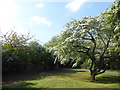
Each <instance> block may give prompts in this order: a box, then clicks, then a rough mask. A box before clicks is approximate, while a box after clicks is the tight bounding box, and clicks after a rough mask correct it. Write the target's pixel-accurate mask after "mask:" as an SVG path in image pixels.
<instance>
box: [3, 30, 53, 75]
mask: <svg viewBox="0 0 120 90" xmlns="http://www.w3.org/2000/svg"><path fill="white" fill-rule="evenodd" d="M2 38H3V43H2V48H3V50H2V64H3V73H5V72H6V73H8V72H22V71H24V70H25V68H26V66H27V65H28V64H31V63H34V64H41V65H43V66H44V67H45V68H46V67H49V68H48V69H50V68H51V69H53V67H54V64H53V61H54V60H53V59H54V58H53V56H52V54H51V53H50V52H49V51H48V50H47V49H46V48H44V47H43V46H41V45H40V44H39V43H38V41H30V42H29V43H28V41H29V40H30V39H31V37H30V36H29V34H28V35H18V34H17V33H16V32H13V31H12V32H8V33H6V34H5V35H3V36H2Z"/></svg>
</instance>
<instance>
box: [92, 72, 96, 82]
mask: <svg viewBox="0 0 120 90" xmlns="http://www.w3.org/2000/svg"><path fill="white" fill-rule="evenodd" d="M95 76H96V75H95V71H91V80H92V81H95Z"/></svg>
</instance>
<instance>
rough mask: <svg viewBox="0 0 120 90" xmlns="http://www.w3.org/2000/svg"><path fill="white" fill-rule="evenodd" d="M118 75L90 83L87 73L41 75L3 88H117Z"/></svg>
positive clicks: (104, 77) (101, 77)
mask: <svg viewBox="0 0 120 90" xmlns="http://www.w3.org/2000/svg"><path fill="white" fill-rule="evenodd" d="M119 78H120V75H117V74H108V73H104V74H101V75H98V76H97V77H96V81H95V82H91V81H90V74H89V72H85V71H61V72H50V73H42V74H40V76H37V77H33V78H29V79H26V80H22V81H16V82H11V83H8V84H6V85H4V88H5V87H6V88H119V83H120V80H119Z"/></svg>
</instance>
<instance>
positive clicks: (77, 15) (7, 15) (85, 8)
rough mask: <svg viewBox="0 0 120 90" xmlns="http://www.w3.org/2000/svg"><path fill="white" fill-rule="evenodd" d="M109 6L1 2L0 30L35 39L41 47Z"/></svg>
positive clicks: (74, 1) (74, 0) (81, 0)
mask: <svg viewBox="0 0 120 90" xmlns="http://www.w3.org/2000/svg"><path fill="white" fill-rule="evenodd" d="M111 4H113V2H112V1H109V0H106V1H105V0H104V1H102V0H98V2H96V1H95V0H91V1H89V2H88V0H67V1H65V0H61V1H60V0H58V1H55V0H50V1H49V0H33V1H32V0H21V1H19V0H0V30H1V33H2V34H5V33H6V32H8V31H11V30H14V31H16V32H18V33H20V34H27V33H28V32H29V33H30V35H31V36H32V35H34V37H33V39H37V40H39V41H40V44H44V43H46V42H48V41H49V40H50V39H51V38H52V37H53V36H56V35H59V34H60V33H61V31H63V30H64V29H65V27H64V25H65V24H66V23H68V22H69V21H71V20H72V18H74V19H82V18H83V17H85V16H97V15H99V14H100V13H101V12H104V11H105V10H106V9H107V8H108V7H109V6H110V5H111Z"/></svg>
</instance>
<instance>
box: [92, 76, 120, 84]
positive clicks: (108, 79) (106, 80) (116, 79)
mask: <svg viewBox="0 0 120 90" xmlns="http://www.w3.org/2000/svg"><path fill="white" fill-rule="evenodd" d="M93 82H95V83H103V84H112V83H118V84H119V85H120V75H118V76H114V75H106V76H100V77H97V78H96V80H95V81H93Z"/></svg>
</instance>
